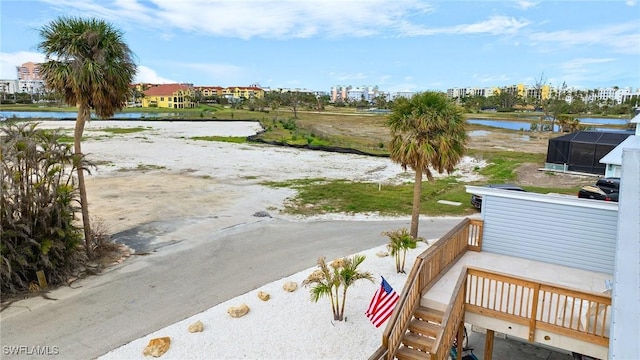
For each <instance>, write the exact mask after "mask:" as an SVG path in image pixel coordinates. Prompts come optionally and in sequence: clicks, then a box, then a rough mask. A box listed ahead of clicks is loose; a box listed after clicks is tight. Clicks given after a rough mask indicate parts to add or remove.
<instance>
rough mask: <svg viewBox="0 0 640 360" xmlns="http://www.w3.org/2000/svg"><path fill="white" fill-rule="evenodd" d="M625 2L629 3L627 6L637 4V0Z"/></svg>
mask: <svg viewBox="0 0 640 360" xmlns="http://www.w3.org/2000/svg"><path fill="white" fill-rule="evenodd" d="M625 4H627V6H636V1H635V0H627V1H626V2H625Z"/></svg>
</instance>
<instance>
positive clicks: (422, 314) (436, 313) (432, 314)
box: [413, 306, 444, 324]
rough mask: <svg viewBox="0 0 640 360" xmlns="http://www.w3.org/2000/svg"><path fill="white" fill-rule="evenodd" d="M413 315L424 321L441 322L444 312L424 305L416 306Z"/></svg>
mask: <svg viewBox="0 0 640 360" xmlns="http://www.w3.org/2000/svg"><path fill="white" fill-rule="evenodd" d="M413 316H415V317H416V318H418V319H421V320H424V321H429V322H432V323H436V324H442V318H443V317H444V312H442V311H440V310H436V309H431V308H428V307H424V306H418V308H416V310H415V311H414V312H413Z"/></svg>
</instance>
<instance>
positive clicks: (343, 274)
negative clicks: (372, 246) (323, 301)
mask: <svg viewBox="0 0 640 360" xmlns="http://www.w3.org/2000/svg"><path fill="white" fill-rule="evenodd" d="M365 258H366V257H365V256H364V255H354V256H353V258H351V259H349V258H346V257H345V258H342V259H336V260H334V261H332V262H331V264H329V265H327V262H326V260H325V258H324V257H323V256H321V257H320V258H318V268H319V269H317V270H315V271H314V272H312V273H311V274H310V275H309V276H308V277H307V279H305V280H304V281H303V282H302V285H303V286H309V285H311V284H313V287H312V288H311V300H312V301H313V302H318V300H320V298H321V297H323V296H328V297H329V299H330V300H331V310H332V311H333V320H336V321H343V320H344V305H345V303H346V301H347V290H348V289H349V287H350V286H351V285H353V284H354V283H355V282H356V281H358V280H363V279H366V280H369V281H371V282H373V275H372V274H371V273H370V272H368V271H367V272H360V271H358V266H360V264H362V262H364V260H365ZM340 287H342V292H340ZM340 293H342V301H341V300H340Z"/></svg>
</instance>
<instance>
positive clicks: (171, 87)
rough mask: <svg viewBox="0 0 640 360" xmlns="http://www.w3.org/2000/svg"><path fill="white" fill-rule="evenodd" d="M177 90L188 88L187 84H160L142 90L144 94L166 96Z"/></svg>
mask: <svg viewBox="0 0 640 360" xmlns="http://www.w3.org/2000/svg"><path fill="white" fill-rule="evenodd" d="M178 90H189V86H186V85H182V84H162V85H157V86H153V87H151V88H149V90H146V91H144V95H145V96H167V95H173V94H174V93H175V92H176V91H178Z"/></svg>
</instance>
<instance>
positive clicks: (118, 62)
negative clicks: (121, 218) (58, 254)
mask: <svg viewBox="0 0 640 360" xmlns="http://www.w3.org/2000/svg"><path fill="white" fill-rule="evenodd" d="M39 33H40V37H41V38H42V41H41V42H40V44H38V48H39V49H40V50H41V51H42V52H43V53H44V55H45V62H44V63H43V64H41V72H42V75H43V79H44V81H45V84H46V86H47V87H48V88H50V89H53V90H55V91H57V92H60V93H61V94H63V96H64V101H65V103H67V104H68V105H71V106H77V107H78V116H77V118H76V125H75V130H74V134H73V139H74V153H75V161H76V166H77V169H78V187H79V190H80V204H81V208H82V223H83V227H84V237H85V245H86V250H87V255H88V256H89V257H91V256H92V246H93V245H92V244H93V242H92V238H91V237H92V233H91V225H90V222H89V207H88V203H87V191H86V188H85V182H84V170H85V169H84V167H83V160H82V158H83V155H82V149H81V146H80V142H81V139H82V133H83V132H84V126H85V123H86V122H87V121H89V120H90V118H91V110H94V111H95V113H96V114H97V115H98V116H99V117H101V118H108V117H111V116H113V114H114V113H115V112H116V111H117V110H120V109H122V108H123V107H124V106H125V105H126V102H127V97H128V95H129V85H130V84H131V83H132V81H133V77H134V75H135V73H136V65H135V64H134V62H133V53H132V52H131V50H130V49H129V46H127V44H126V43H125V42H124V40H123V39H122V33H121V32H120V31H119V30H117V29H115V28H114V27H113V26H112V25H111V24H109V23H107V22H105V21H104V20H100V19H82V18H75V17H61V18H58V19H56V20H53V21H52V22H50V23H49V24H46V25H45V26H43V27H42V29H40V31H39Z"/></svg>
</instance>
